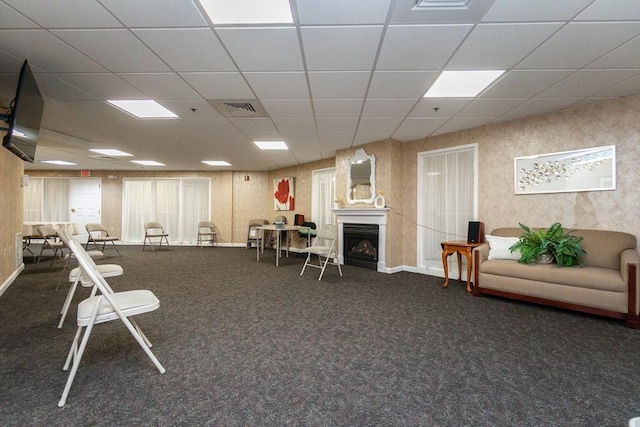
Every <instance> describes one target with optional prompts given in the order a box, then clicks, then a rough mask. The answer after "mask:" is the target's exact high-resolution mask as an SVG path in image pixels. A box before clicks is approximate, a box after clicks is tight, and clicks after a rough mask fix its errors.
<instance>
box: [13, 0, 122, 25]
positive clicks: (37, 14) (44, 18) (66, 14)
mask: <svg viewBox="0 0 640 427" xmlns="http://www.w3.org/2000/svg"><path fill="white" fill-rule="evenodd" d="M7 3H9V4H10V5H11V6H12V7H14V8H16V9H17V10H18V11H20V12H21V13H24V14H25V15H27V16H29V17H30V18H31V19H32V20H34V21H35V22H37V23H38V24H40V25H41V26H43V27H45V28H70V27H84V28H106V27H122V24H121V23H120V22H118V20H117V19H115V18H114V17H113V16H112V15H111V14H110V13H109V12H107V11H106V10H105V9H104V8H103V7H102V6H101V5H100V3H98V2H93V1H86V0H56V7H55V8H54V9H49V8H47V7H43V6H44V4H43V3H44V1H25V0H7ZM11 26H12V27H15V25H11Z"/></svg>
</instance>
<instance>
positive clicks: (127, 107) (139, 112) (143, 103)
mask: <svg viewBox="0 0 640 427" xmlns="http://www.w3.org/2000/svg"><path fill="white" fill-rule="evenodd" d="M107 102H108V103H110V104H112V105H115V106H116V107H118V108H120V109H121V110H124V111H126V112H127V113H129V114H133V115H134V116H136V117H138V118H140V119H169V118H176V117H178V116H177V115H176V114H174V113H172V112H171V111H169V110H167V109H166V108H164V107H163V106H162V105H160V104H158V103H157V102H156V101H154V100H152V99H123V100H119V99H110V100H107Z"/></svg>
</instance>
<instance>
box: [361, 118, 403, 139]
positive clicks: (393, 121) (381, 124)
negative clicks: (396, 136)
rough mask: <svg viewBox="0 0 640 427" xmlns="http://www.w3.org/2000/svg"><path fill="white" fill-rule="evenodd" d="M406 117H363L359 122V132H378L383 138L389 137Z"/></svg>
mask: <svg viewBox="0 0 640 427" xmlns="http://www.w3.org/2000/svg"><path fill="white" fill-rule="evenodd" d="M403 120H404V118H400V117H393V118H390V117H384V118H383V117H375V118H373V117H363V118H361V119H360V122H359V123H358V133H360V132H376V133H378V134H380V135H384V136H381V138H388V137H390V136H391V134H393V132H395V130H396V129H397V128H398V126H400V123H402V121H403Z"/></svg>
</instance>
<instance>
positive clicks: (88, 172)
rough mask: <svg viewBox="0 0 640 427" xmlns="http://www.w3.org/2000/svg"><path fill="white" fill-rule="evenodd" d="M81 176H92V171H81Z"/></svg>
mask: <svg viewBox="0 0 640 427" xmlns="http://www.w3.org/2000/svg"><path fill="white" fill-rule="evenodd" d="M80 176H91V171H87V170H82V171H80Z"/></svg>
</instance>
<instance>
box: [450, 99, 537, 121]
mask: <svg viewBox="0 0 640 427" xmlns="http://www.w3.org/2000/svg"><path fill="white" fill-rule="evenodd" d="M526 100H527V99H526V98H521V99H517V98H509V99H476V100H475V101H471V102H470V103H469V104H468V105H467V106H466V107H464V108H463V109H462V110H461V111H460V112H459V113H458V114H456V118H460V117H489V118H495V117H498V116H501V115H502V114H504V113H506V112H507V111H509V110H511V109H513V108H515V107H516V106H518V105H520V104H522V103H523V102H524V101H526Z"/></svg>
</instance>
